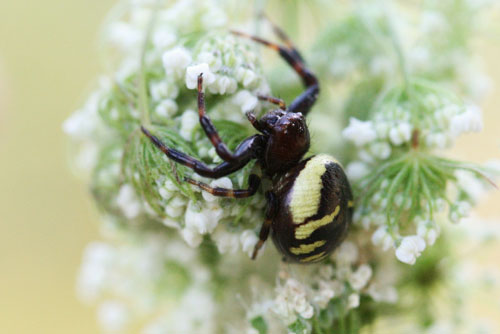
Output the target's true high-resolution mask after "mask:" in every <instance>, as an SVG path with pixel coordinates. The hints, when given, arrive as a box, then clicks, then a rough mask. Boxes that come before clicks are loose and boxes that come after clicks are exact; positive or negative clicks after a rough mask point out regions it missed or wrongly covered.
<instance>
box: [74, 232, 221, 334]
mask: <svg viewBox="0 0 500 334" xmlns="http://www.w3.org/2000/svg"><path fill="white" fill-rule="evenodd" d="M210 279H211V274H210V272H209V271H208V270H207V269H205V268H204V266H203V265H202V264H200V263H199V262H198V261H197V256H196V253H195V252H194V251H193V250H192V249H190V248H189V247H186V246H185V245H184V244H183V243H181V242H179V241H175V240H173V239H168V238H165V237H162V236H159V235H158V234H149V235H144V236H142V237H141V238H136V240H135V241H133V242H127V243H125V244H120V245H115V244H112V243H107V242H94V243H91V244H89V245H88V246H87V249H86V250H85V253H84V257H83V263H82V266H81V269H80V274H79V279H78V286H77V287H78V294H79V296H80V297H81V299H82V300H84V301H86V302H91V303H96V302H98V303H99V307H98V310H97V312H98V319H99V323H100V325H101V327H102V329H103V331H104V332H120V333H132V332H133V331H134V328H136V327H135V326H137V325H138V324H140V325H141V326H144V332H145V333H180V332H186V333H187V332H192V331H197V330H201V328H203V331H204V332H206V333H215V331H214V325H213V324H214V320H213V318H214V315H213V313H212V311H211V310H213V309H214V303H215V302H214V299H213V297H212V295H211V293H210V292H209V291H208V290H207V289H206V288H205V287H206V285H207V282H208V281H209V280H210ZM172 302H175V303H176V308H175V312H171V311H169V309H170V307H168V305H169V303H172ZM195 306H196V307H195ZM159 310H161V312H160V313H158V311H159ZM196 310H198V312H196ZM179 317H181V318H182V319H183V321H178V320H179V319H180V318H179ZM151 319H153V320H151ZM155 319H156V320H155ZM172 319H176V320H175V321H172ZM179 326H182V328H179ZM200 326H202V327H200Z"/></svg>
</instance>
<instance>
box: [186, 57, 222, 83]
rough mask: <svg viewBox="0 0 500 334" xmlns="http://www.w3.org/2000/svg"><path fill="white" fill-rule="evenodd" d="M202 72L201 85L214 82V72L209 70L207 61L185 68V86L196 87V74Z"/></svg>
mask: <svg viewBox="0 0 500 334" xmlns="http://www.w3.org/2000/svg"><path fill="white" fill-rule="evenodd" d="M200 74H203V85H204V86H205V85H206V86H209V85H211V84H213V83H214V82H215V79H216V78H215V74H213V73H212V71H210V67H209V66H208V64H207V63H201V64H198V65H192V66H189V67H188V68H187V69H186V86H187V88H189V89H194V88H196V87H198V76H199V75H200Z"/></svg>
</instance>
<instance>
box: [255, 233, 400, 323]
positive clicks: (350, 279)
mask: <svg viewBox="0 0 500 334" xmlns="http://www.w3.org/2000/svg"><path fill="white" fill-rule="evenodd" d="M331 260H332V261H333V263H332V264H324V265H321V266H316V267H313V268H303V267H302V268H300V269H301V270H298V269H299V268H294V270H293V271H288V269H282V270H281V271H280V273H279V274H278V276H279V277H280V279H281V280H280V283H278V286H277V288H276V289H275V297H274V298H273V299H269V300H268V299H264V300H262V298H257V300H259V301H258V302H257V301H256V302H255V304H254V305H253V306H252V307H251V309H250V310H249V316H248V317H249V318H252V317H254V316H255V315H256V314H257V315H259V316H262V317H264V318H265V319H266V321H267V322H268V323H273V317H274V316H277V317H278V318H279V319H281V320H282V322H283V323H284V325H285V326H289V325H290V324H293V323H295V322H296V321H298V319H305V320H309V319H311V318H312V317H313V316H314V315H315V314H316V315H317V313H318V312H336V311H337V310H335V311H332V310H331V309H330V308H331V305H332V304H331V303H332V302H334V301H340V302H341V304H342V305H344V307H345V311H346V312H347V311H348V310H350V309H355V308H357V307H359V305H360V296H361V295H365V296H368V297H371V298H372V299H373V300H374V301H376V302H380V303H391V304H392V303H395V302H396V301H397V298H398V297H397V292H396V290H395V288H394V286H393V285H392V284H391V283H390V281H391V280H387V279H384V278H382V277H377V276H378V275H377V276H376V275H374V273H373V269H372V267H371V266H370V265H368V264H363V263H362V264H359V263H360V255H359V249H358V248H357V247H356V245H355V244H354V243H353V242H351V241H346V242H344V243H343V244H342V245H341V246H340V247H339V249H338V250H337V251H336V252H335V253H334V255H332V257H331ZM258 291H259V295H262V294H264V293H263V291H265V287H263V286H259V287H258ZM262 305H266V308H265V309H262ZM256 309H259V311H258V312H256V311H255V310H256ZM269 310H271V311H272V312H268V311H269Z"/></svg>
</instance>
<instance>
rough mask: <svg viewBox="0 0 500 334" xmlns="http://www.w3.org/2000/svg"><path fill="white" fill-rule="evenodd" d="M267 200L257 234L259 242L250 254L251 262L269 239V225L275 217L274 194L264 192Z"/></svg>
mask: <svg viewBox="0 0 500 334" xmlns="http://www.w3.org/2000/svg"><path fill="white" fill-rule="evenodd" d="M266 199H267V211H266V219H265V220H264V223H263V224H262V226H261V228H260V232H259V241H258V242H257V244H256V245H255V247H254V249H253V253H252V260H255V258H256V257H257V254H258V253H259V249H261V247H262V246H263V245H264V242H266V240H267V238H268V237H269V232H271V224H272V222H273V219H274V216H276V210H277V205H276V198H275V196H274V194H273V193H272V192H270V191H268V192H266Z"/></svg>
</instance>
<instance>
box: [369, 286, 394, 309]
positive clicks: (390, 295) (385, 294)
mask: <svg viewBox="0 0 500 334" xmlns="http://www.w3.org/2000/svg"><path fill="white" fill-rule="evenodd" d="M368 294H369V295H370V296H371V297H372V298H373V300H375V301H376V302H377V303H380V302H385V303H391V304H393V303H395V302H397V300H398V292H397V291H396V289H395V288H394V287H393V286H380V285H379V284H378V283H372V284H370V286H369V287H368Z"/></svg>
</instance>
